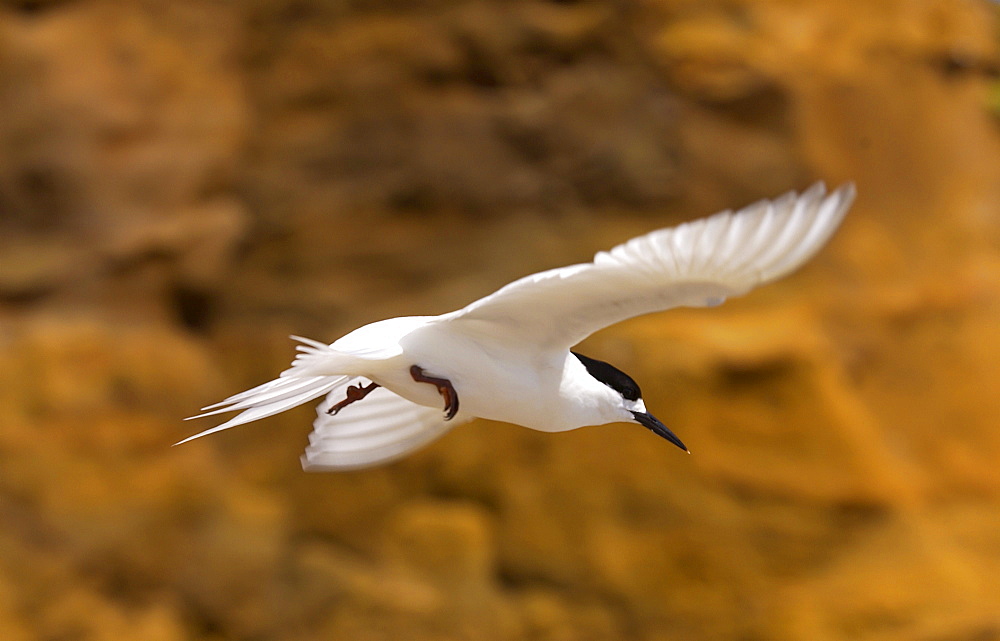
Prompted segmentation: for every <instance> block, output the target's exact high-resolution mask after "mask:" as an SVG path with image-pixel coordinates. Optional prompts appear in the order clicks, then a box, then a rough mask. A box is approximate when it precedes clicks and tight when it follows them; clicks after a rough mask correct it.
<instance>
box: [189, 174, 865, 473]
mask: <svg viewBox="0 0 1000 641" xmlns="http://www.w3.org/2000/svg"><path fill="white" fill-rule="evenodd" d="M854 196H855V189H854V186H853V185H852V184H846V185H843V186H841V187H840V188H839V189H837V190H836V191H833V192H832V193H830V194H828V195H827V194H826V188H825V187H824V185H823V184H822V183H817V184H815V185H813V186H812V187H811V188H810V189H808V190H807V191H805V192H804V193H802V194H801V195H799V194H796V193H795V192H790V193H788V194H785V195H783V196H781V197H779V198H776V199H774V200H770V201H769V200H762V201H760V202H757V203H755V204H753V205H750V206H748V207H745V208H744V209H742V210H740V211H738V212H736V213H733V212H731V211H724V212H721V213H718V214H716V215H714V216H711V217H708V218H703V219H700V220H695V221H693V222H689V223H686V224H682V225H679V226H677V227H673V228H668V229H661V230H659V231H654V232H651V233H649V234H646V235H644V236H639V237H638V238H633V239H632V240H630V241H628V242H626V243H624V244H621V245H619V246H617V247H615V248H614V249H612V250H611V251H608V252H600V253H598V254H597V255H596V256H595V257H594V260H593V262H591V263H586V264H580V265H572V266H569V267H561V268H558V269H552V270H549V271H544V272H540V273H538V274H533V275H531V276H527V277H525V278H521V279H519V280H516V281H514V282H512V283H510V284H508V285H506V286H504V287H502V288H500V289H499V290H498V291H496V292H494V293H493V294H490V295H489V296H486V297H485V298H481V299H479V300H477V301H475V302H474V303H471V304H470V305H467V306H466V307H463V308H462V309H460V310H458V311H454V312H450V313H448V314H442V315H440V316H404V317H400V318H390V319H388V320H383V321H378V322H375V323H371V324H369V325H365V326H364V327H361V328H359V329H356V330H354V331H353V332H351V333H350V334H347V335H346V336H344V337H343V338H340V339H338V340H337V341H335V342H333V343H332V344H330V345H324V344H323V343H320V342H317V341H313V340H310V339H307V338H299V337H293V338H295V339H296V340H298V341H299V342H300V343H301V345H299V346H298V351H299V353H298V354H297V356H296V358H295V360H294V361H293V362H292V366H291V367H290V368H289V369H287V370H285V371H284V372H282V373H281V376H280V377H279V378H277V379H275V380H273V381H270V382H268V383H264V384H263V385H260V386H258V387H255V388H253V389H251V390H248V391H246V392H242V393H240V394H236V395H235V396H231V397H229V398H227V399H226V400H224V401H222V402H221V403H217V404H215V405H210V406H208V407H205V408H203V412H204V413H203V414H200V415H199V416H195V417H192V418H200V417H203V416H210V415H213V414H219V413H222V412H228V411H235V410H242V411H241V412H240V414H239V415H237V416H235V417H233V418H231V419H230V420H229V421H227V422H225V423H223V424H221V425H218V426H216V427H213V428H211V429H208V430H205V431H204V432H201V433H199V434H196V435H194V436H192V437H190V438H187V439H185V440H183V441H181V443H186V442H187V441H190V440H192V439H195V438H198V437H201V436H205V435H207V434H212V433H214V432H218V431H221V430H225V429H228V428H230V427H234V426H236V425H242V424H243V423H248V422H250V421H255V420H257V419H260V418H264V417H266V416H271V415H273V414H277V413H279V412H283V411H285V410H287V409H290V408H292V407H295V406H297V405H300V404H302V403H306V402H308V401H311V400H313V399H316V398H319V397H320V396H325V397H326V398H325V399H324V400H323V401H322V402H321V403H320V404H319V407H318V409H317V418H316V420H315V421H314V422H313V431H312V433H311V434H310V435H309V443H310V444H309V446H308V447H307V448H306V451H305V455H304V456H303V457H302V466H303V468H304V469H306V470H346V469H353V468H361V467H367V466H370V465H375V464H378V463H383V462H386V461H390V460H392V459H395V458H398V457H400V456H403V455H405V454H408V453H410V452H412V451H413V450H415V449H416V448H418V447H420V446H422V445H425V444H426V443H428V442H430V441H431V440H433V439H435V438H437V437H438V436H441V435H442V434H443V433H444V432H445V431H447V430H448V429H449V428H450V427H453V426H455V425H458V424H461V423H465V422H467V421H470V420H472V419H473V418H476V417H480V418H486V419H490V420H494V421H504V422H507V423H514V424H517V425H522V426H524V427H530V428H532V429H535V430H541V431H543V432H561V431H565V430H572V429H576V428H578V427H583V426H586V425H603V424H606V423H638V424H639V425H642V426H644V427H646V428H648V429H649V430H651V431H652V432H654V433H656V434H658V435H660V436H662V437H664V438H666V439H667V440H668V441H670V442H671V443H673V444H674V445H677V446H678V447H680V448H681V449H683V450H685V451H687V447H685V446H684V444H683V443H682V442H681V440H680V439H679V438H677V436H675V435H674V433H673V432H672V431H671V430H670V429H668V428H667V427H666V426H665V425H664V424H663V423H662V422H660V421H659V420H658V419H656V418H655V417H654V416H653V415H652V414H650V413H649V412H648V411H647V409H646V405H645V403H643V400H642V394H641V392H640V390H639V386H638V385H637V384H636V382H635V381H634V380H632V378H630V377H629V376H628V375H627V374H625V373H624V372H622V371H620V370H618V369H616V368H615V367H613V366H612V365H609V364H608V363H604V362H602V361H599V360H596V359H593V358H588V357H586V356H583V355H582V354H578V353H576V352H573V351H570V348H571V347H573V346H574V345H576V344H577V343H579V342H580V341H581V340H583V339H584V338H586V337H587V336H589V335H590V334H592V333H593V332H595V331H597V330H599V329H602V328H604V327H607V326H608V325H612V324H614V323H617V322H619V321H622V320H625V319H627V318H631V317H633V316H638V315H640V314H647V313H650V312H655V311H660V310H665V309H669V308H672V307H680V306H687V307H708V306H714V305H718V304H720V303H722V302H723V301H724V300H725V299H726V298H728V297H730V296H736V295H739V294H744V293H746V292H748V291H749V290H750V289H752V288H754V287H755V286H757V285H760V284H762V283H766V282H768V281H772V280H775V279H777V278H780V277H781V276H784V275H786V274H788V273H789V272H791V271H793V270H794V269H796V268H797V267H799V266H800V265H801V264H802V263H804V262H805V261H806V260H808V259H809V258H810V257H811V256H812V255H813V254H815V253H816V252H817V251H818V250H819V249H820V248H821V247H822V246H823V245H824V244H825V243H826V242H827V240H828V239H829V238H830V236H831V235H832V234H833V232H834V231H835V230H836V229H837V226H838V225H839V224H840V222H841V220H842V219H843V217H844V214H845V213H846V212H847V210H848V208H849V207H850V206H851V203H852V202H853V200H854ZM442 404H443V405H444V410H443V412H442V409H441V407H442Z"/></svg>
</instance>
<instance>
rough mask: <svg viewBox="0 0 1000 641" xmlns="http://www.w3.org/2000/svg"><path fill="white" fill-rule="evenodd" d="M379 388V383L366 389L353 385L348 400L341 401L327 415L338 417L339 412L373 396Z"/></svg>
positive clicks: (348, 389)
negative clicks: (355, 402)
mask: <svg viewBox="0 0 1000 641" xmlns="http://www.w3.org/2000/svg"><path fill="white" fill-rule="evenodd" d="M378 386H379V384H378V383H369V384H368V385H365V386H364V387H361V386H360V385H351V386H350V387H348V388H347V398H345V399H344V400H342V401H340V402H339V403H337V404H336V405H334V406H332V407H331V408H330V409H328V410H327V411H326V413H327V414H330V415H336V413H337V412H339V411H340V410H342V409H344V408H345V407H347V406H348V405H350V404H351V403H353V402H354V401H360V400H361V399H363V398H364V397H366V396H368V395H369V394H371V393H372V392H373V391H374V390H375V388H376V387H378Z"/></svg>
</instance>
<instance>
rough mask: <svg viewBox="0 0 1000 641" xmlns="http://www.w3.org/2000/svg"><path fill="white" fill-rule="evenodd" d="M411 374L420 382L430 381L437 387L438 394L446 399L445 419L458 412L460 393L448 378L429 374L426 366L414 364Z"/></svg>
mask: <svg viewBox="0 0 1000 641" xmlns="http://www.w3.org/2000/svg"><path fill="white" fill-rule="evenodd" d="M410 376H412V377H413V380H415V381H417V382H418V383H430V384H431V385H434V386H435V387H437V391H438V394H440V395H441V397H442V398H443V399H444V420H446V421H450V420H451V419H453V418H455V414H457V413H458V393H457V392H456V391H455V386H454V385H452V384H451V381H449V380H448V379H447V378H435V377H434V376H427V375H426V374H425V373H424V368H422V367H420V366H419V365H414V366H413V367H411V368H410Z"/></svg>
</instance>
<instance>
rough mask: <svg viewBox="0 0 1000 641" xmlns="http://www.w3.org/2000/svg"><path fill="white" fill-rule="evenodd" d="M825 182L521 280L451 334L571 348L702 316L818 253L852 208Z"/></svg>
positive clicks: (452, 318)
mask: <svg viewBox="0 0 1000 641" xmlns="http://www.w3.org/2000/svg"><path fill="white" fill-rule="evenodd" d="M854 196H855V189H854V185H852V184H847V185H843V186H841V187H840V188H839V189H837V190H836V191H834V192H833V193H831V194H829V195H826V188H825V186H824V185H823V183H817V184H815V185H813V186H812V187H811V188H810V189H809V190H807V191H806V192H804V193H803V194H801V195H798V194H796V193H795V192H790V193H788V194H785V195H784V196H781V197H779V198H776V199H775V200H773V201H769V200H762V201H760V202H757V203H755V204H753V205H750V206H748V207H745V208H744V209H741V210H740V211H738V212H736V213H733V212H731V211H724V212H721V213H719V214H716V215H714V216H711V217H708V218H703V219H700V220H695V221H692V222H689V223H686V224H683V225H680V226H678V227H672V228H669V229H661V230H659V231H654V232H652V233H649V234H646V235H644V236H639V237H638V238H633V239H632V240H630V241H628V242H626V243H624V244H622V245H619V246H617V247H615V248H614V249H612V250H611V251H609V252H600V253H598V254H597V255H596V256H595V257H594V262H592V263H586V264H581V265H572V266H569V267H562V268H559V269H553V270H549V271H545V272H540V273H538V274H533V275H531V276H527V277H525V278H522V279H520V280H516V281H514V282H513V283H510V284H509V285H507V286H505V287H503V288H501V289H499V290H497V291H496V292H494V293H493V294H490V295H489V296H486V297H485V298H481V299H480V300H477V301H476V302H474V303H472V304H470V305H468V306H467V307H465V308H463V309H460V310H458V311H456V312H452V313H451V314H448V315H446V318H447V320H448V321H449V322H451V323H454V327H456V328H464V329H466V330H468V331H472V332H486V333H489V334H492V335H498V334H500V335H502V333H508V334H516V335H517V338H518V340H519V341H520V342H523V343H525V344H533V345H537V346H538V347H539V348H569V347H572V346H573V345H575V344H577V343H579V342H580V341H581V340H583V339H584V338H586V337H587V336H589V335H590V334H592V333H594V332H595V331H597V330H599V329H601V328H603V327H607V326H608V325H613V324H614V323H617V322H619V321H623V320H625V319H627V318H631V317H633V316H639V315H641V314H648V313H650V312H655V311H660V310H665V309H669V308H671V307H681V306H687V307H703V306H712V305H718V304H720V303H722V302H723V301H724V300H725V299H726V298H728V297H730V296H736V295H739V294H743V293H745V292H747V291H749V290H750V289H752V288H753V287H755V286H757V285H760V284H761V283H765V282H768V281H771V280H774V279H777V278H780V277H781V276H784V275H785V274H788V273H789V272H791V271H792V270H794V269H795V268H797V267H798V266H799V265H801V264H802V263H804V262H805V261H806V260H808V259H809V258H810V257H811V256H812V255H813V254H815V253H816V252H817V251H818V250H819V249H820V248H821V247H822V246H823V245H824V244H825V243H826V242H827V240H829V238H830V236H831V235H832V234H833V232H834V231H835V230H836V229H837V226H838V225H839V224H840V221H841V220H842V219H843V217H844V214H845V213H846V212H847V209H848V208H849V207H850V206H851V203H852V202H853V201H854Z"/></svg>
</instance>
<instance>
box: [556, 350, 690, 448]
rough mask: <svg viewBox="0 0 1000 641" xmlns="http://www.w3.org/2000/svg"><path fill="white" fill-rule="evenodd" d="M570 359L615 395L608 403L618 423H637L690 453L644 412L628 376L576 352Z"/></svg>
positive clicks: (679, 441)
mask: <svg viewBox="0 0 1000 641" xmlns="http://www.w3.org/2000/svg"><path fill="white" fill-rule="evenodd" d="M573 355H574V356H576V357H577V358H578V359H579V360H580V362H581V363H582V364H583V366H584V367H585V368H586V369H587V373H588V374H590V376H591V377H593V378H594V379H596V380H597V381H599V382H600V383H602V384H604V385H606V386H607V387H608V388H610V389H611V390H612V391H613V392H614V393H613V394H611V395H609V397H610V402H611V404H612V405H613V407H612V408H610V409H611V411H612V412H613V414H614V416H615V418H616V419H617V420H620V421H622V422H632V423H638V424H639V425H642V426H643V427H645V428H647V429H648V430H649V431H651V432H653V433H654V434H657V435H659V436H662V437H663V438H665V439H667V440H668V441H670V442H671V443H673V444H674V445H676V446H677V447H679V448H681V449H682V450H684V451H685V452H688V453H690V450H688V448H687V446H685V445H684V443H683V442H681V440H680V439H679V438H677V435H676V434H674V433H673V432H671V431H670V428H668V427H667V426H666V425H664V424H663V423H662V422H661V421H660V419H658V418H656V417H655V416H653V415H652V414H650V413H649V412H647V411H646V404H645V403H644V402H643V400H642V391H641V390H640V389H639V385H638V384H637V383H636V382H635V381H634V380H633V379H632V377H631V376H629V375H628V374H626V373H625V372H623V371H621V370H620V369H618V368H617V367H615V366H613V365H611V364H609V363H605V362H604V361H599V360H597V359H595V358H590V357H589V356H584V355H583V354H577V353H576V352H573Z"/></svg>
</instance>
